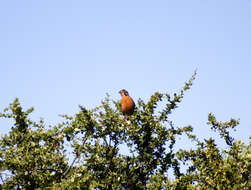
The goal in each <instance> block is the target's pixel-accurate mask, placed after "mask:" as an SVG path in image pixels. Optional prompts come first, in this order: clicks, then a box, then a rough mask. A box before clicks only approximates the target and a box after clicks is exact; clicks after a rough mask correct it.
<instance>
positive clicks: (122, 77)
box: [0, 0, 251, 142]
mask: <svg viewBox="0 0 251 190" xmlns="http://www.w3.org/2000/svg"><path fill="white" fill-rule="evenodd" d="M0 66H1V67H0V80H1V93H0V100H1V101H0V109H1V111H2V110H3V108H4V107H6V106H7V105H8V104H9V103H11V102H12V101H13V100H14V98H15V97H18V98H19V99H20V101H21V103H22V105H23V106H24V107H25V108H29V107H31V106H34V107H35V112H34V113H33V114H32V117H33V118H34V119H38V118H39V117H43V118H45V121H46V122H47V123H48V124H56V123H57V122H58V121H60V118H59V117H58V114H74V113H76V112H77V111H78V104H81V105H84V106H87V107H88V108H93V107H94V106H96V105H99V104H100V101H101V99H103V98H104V97H105V93H109V94H110V95H111V97H112V98H114V99H116V100H119V99H120V96H119V94H118V91H119V90H120V89H122V88H125V89H127V90H128V91H129V93H130V94H131V96H132V97H133V98H134V99H135V100H137V99H138V98H142V99H143V100H147V99H148V98H149V96H150V95H151V94H153V93H154V92H155V91H162V92H164V91H167V92H170V93H171V92H175V91H177V90H179V89H181V87H182V86H183V84H184V82H185V81H186V80H188V79H189V78H190V76H191V75H192V73H193V71H194V69H195V68H198V76H197V79H196V81H195V83H194V86H193V87H192V89H191V90H190V91H189V92H187V93H186V95H185V98H184V101H183V102H182V103H181V104H180V107H179V108H178V109H177V110H176V111H175V112H174V114H173V116H172V118H173V119H174V122H175V124H177V125H188V124H191V125H193V127H194V129H195V131H194V132H195V133H196V134H197V135H199V136H200V137H201V138H206V137H209V136H216V134H215V133H209V127H207V126H206V122H207V115H208V113H209V112H213V113H215V115H216V117H217V118H218V119H220V120H228V119H230V118H231V117H234V118H240V119H241V125H240V126H238V128H237V132H234V136H235V137H237V138H239V139H241V140H244V141H245V142H248V137H249V136H250V134H251V114H250V107H251V101H250V97H251V86H250V84H251V1H250V0H240V1H235V0H221V1H219V0H210V1H208V0H207V1H206V0H205V1H200V0H197V1H195V0H194V1H193V0H190V1H187V0H184V1H181V0H180V1H167V0H165V1H164V0H163V1H146V0H144V1H143V0H141V1H135V0H134V1H131V0H127V1H109V0H107V1H80V0H78V1H77V0H74V1H63V0H53V1H52V0H37V1H32V0H30V1H28V0H23V1H20V0H19V1H17V0H16V1H1V2H0ZM9 124H10V123H9V122H7V121H4V120H2V119H1V120H0V125H1V127H0V133H1V134H2V133H6V132H7V131H8V130H9V129H10V125H9Z"/></svg>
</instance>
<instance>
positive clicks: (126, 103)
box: [119, 89, 135, 116]
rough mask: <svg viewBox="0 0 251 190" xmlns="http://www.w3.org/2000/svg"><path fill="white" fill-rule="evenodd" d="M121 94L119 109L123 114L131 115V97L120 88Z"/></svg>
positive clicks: (132, 107) (132, 104)
mask: <svg viewBox="0 0 251 190" xmlns="http://www.w3.org/2000/svg"><path fill="white" fill-rule="evenodd" d="M119 93H120V95H121V110H122V113H123V114H124V115H127V116H128V115H132V114H133V112H134V108H135V103H134V101H133V99H132V98H131V97H130V96H129V93H128V92H127V91H126V90H125V89H122V90H120V91H119Z"/></svg>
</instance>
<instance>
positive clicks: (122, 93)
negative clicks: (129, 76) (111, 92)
mask: <svg viewBox="0 0 251 190" xmlns="http://www.w3.org/2000/svg"><path fill="white" fill-rule="evenodd" d="M119 93H120V95H121V96H129V93H128V92H127V91H126V90H125V89H122V90H120V91H119Z"/></svg>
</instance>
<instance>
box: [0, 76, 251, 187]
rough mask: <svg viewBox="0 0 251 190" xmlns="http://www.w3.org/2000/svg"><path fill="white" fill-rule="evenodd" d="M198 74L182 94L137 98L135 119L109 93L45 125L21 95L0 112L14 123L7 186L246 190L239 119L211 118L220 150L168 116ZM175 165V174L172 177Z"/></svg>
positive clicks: (4, 176) (246, 161)
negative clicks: (182, 142)
mask: <svg viewBox="0 0 251 190" xmlns="http://www.w3.org/2000/svg"><path fill="white" fill-rule="evenodd" d="M195 75H196V72H195V73H194V75H193V76H192V77H191V79H190V80H189V81H188V82H187V83H185V86H184V87H183V88H182V89H181V90H180V92H179V93H178V94H174V95H172V96H171V95H170V94H167V93H160V92H156V93H155V94H154V95H152V96H151V97H150V99H149V101H148V102H144V101H143V100H141V99H140V100H138V102H137V108H136V110H135V112H134V114H133V115H132V116H130V117H124V116H122V113H121V111H120V103H119V102H117V101H113V100H112V99H111V98H110V96H109V95H107V97H106V98H105V99H104V100H103V101H102V102H101V105H100V106H98V107H96V108H94V109H90V110H89V109H87V108H85V107H83V106H79V108H80V111H79V112H78V113H77V114H76V115H74V116H68V115H63V116H62V117H64V118H65V121H64V122H63V123H61V124H58V125H56V126H53V127H52V126H49V127H46V126H45V124H44V122H43V120H42V119H41V120H40V121H39V122H38V123H37V122H34V121H32V120H30V119H29V117H28V116H29V114H30V113H31V112H32V111H33V108H31V109H29V110H27V111H22V107H21V106H20V104H19V101H18V99H16V100H15V101H14V102H13V104H10V106H9V108H7V109H5V110H4V113H1V114H0V117H3V118H11V119H13V121H14V122H13V127H12V128H11V131H10V132H9V133H8V134H6V135H4V136H2V137H1V138H0V171H1V174H0V175H1V176H0V177H1V180H2V182H1V183H2V188H3V189H55V190H57V189H58V190H59V189H249V188H250V171H251V168H250V156H251V153H250V144H249V145H244V144H243V143H242V142H241V141H237V140H236V141H234V139H233V138H232V137H231V136H230V133H229V131H228V129H230V128H234V127H235V126H237V125H238V124H239V121H238V120H235V119H231V120H230V121H227V122H219V121H217V120H216V118H215V116H214V115H213V114H211V113H210V114H209V116H208V124H209V125H210V126H211V129H212V130H214V131H217V132H218V133H219V135H220V137H222V138H223V139H224V140H225V142H226V144H227V145H228V147H229V150H221V149H220V148H219V147H218V146H217V144H216V142H215V140H214V139H204V140H203V141H200V140H199V138H197V137H196V135H195V134H193V133H192V132H193V128H192V127H191V126H185V127H177V126H175V125H174V124H173V122H172V121H170V120H169V116H170V114H171V113H172V111H173V110H174V109H176V108H177V107H178V104H179V103H180V102H181V101H182V99H183V96H184V92H185V91H187V90H188V89H190V87H191V86H192V82H193V80H194V79H195ZM160 105H164V107H163V108H162V109H160V107H161V106H160ZM182 136H187V137H188V138H189V139H190V140H191V141H192V142H195V145H196V146H195V148H194V149H190V150H182V149H179V150H178V151H177V148H178V147H175V145H176V140H177V138H179V137H182ZM67 145H69V146H70V148H68V149H67V148H66V147H67ZM122 147H126V148H127V150H128V152H127V153H126V154H122V152H121V148H122ZM67 151H68V152H69V151H72V152H71V155H70V156H68V154H67ZM69 160H70V161H69ZM183 165H188V167H187V170H186V171H185V172H181V170H180V168H181V167H184V166H183ZM170 170H172V171H173V174H174V177H175V179H173V180H170V179H168V175H167V173H168V172H170Z"/></svg>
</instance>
